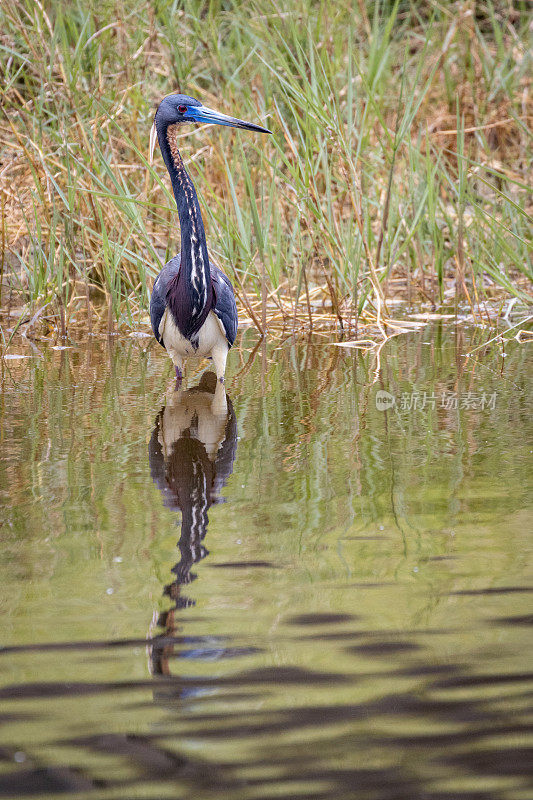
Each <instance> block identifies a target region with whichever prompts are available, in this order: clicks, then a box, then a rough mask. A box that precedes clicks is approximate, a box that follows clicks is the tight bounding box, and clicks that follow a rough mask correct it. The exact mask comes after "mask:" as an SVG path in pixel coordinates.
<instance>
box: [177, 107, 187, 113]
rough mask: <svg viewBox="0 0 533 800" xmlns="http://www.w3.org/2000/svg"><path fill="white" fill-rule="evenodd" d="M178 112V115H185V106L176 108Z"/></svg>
mask: <svg viewBox="0 0 533 800" xmlns="http://www.w3.org/2000/svg"><path fill="white" fill-rule="evenodd" d="M178 111H179V112H180V114H185V112H186V111H187V106H178Z"/></svg>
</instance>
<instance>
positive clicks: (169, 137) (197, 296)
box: [157, 125, 212, 332]
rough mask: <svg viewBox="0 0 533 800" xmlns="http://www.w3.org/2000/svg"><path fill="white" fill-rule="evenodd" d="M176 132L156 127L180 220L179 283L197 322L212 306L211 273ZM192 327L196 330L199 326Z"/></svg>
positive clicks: (201, 228)
mask: <svg viewBox="0 0 533 800" xmlns="http://www.w3.org/2000/svg"><path fill="white" fill-rule="evenodd" d="M176 131H177V125H158V126H157V137H158V140H159V146H160V148H161V152H162V154H163V158H164V161H165V164H166V167H167V169H168V172H169V175H170V180H171V182H172V189H173V191H174V197H175V198H176V205H177V207H178V216H179V220H180V229H181V269H180V279H181V280H182V281H184V283H185V288H186V294H187V297H186V298H185V299H186V300H188V301H189V303H190V309H189V312H188V313H189V314H190V315H191V318H192V320H193V321H195V320H198V319H200V318H201V317H202V316H203V317H204V319H205V315H204V314H203V312H204V310H205V309H206V307H208V306H209V305H210V300H211V296H212V295H211V271H210V268H209V257H208V254H207V243H206V240H205V230H204V223H203V221H202V214H201V212H200V206H199V204H198V197H197V196H196V190H195V188H194V184H193V182H192V180H191V178H190V176H189V173H188V172H187V170H186V169H185V167H184V165H183V161H182V159H181V156H180V153H179V150H178V147H177V144H176ZM208 310H209V308H208ZM202 323H203V320H202ZM193 327H195V328H196V327H197V325H196V324H195V325H194V326H193ZM182 332H183V331H182Z"/></svg>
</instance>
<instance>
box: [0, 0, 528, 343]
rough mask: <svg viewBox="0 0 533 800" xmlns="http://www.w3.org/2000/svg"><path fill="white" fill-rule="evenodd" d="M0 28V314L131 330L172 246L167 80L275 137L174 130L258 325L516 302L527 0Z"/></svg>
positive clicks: (121, 5)
mask: <svg viewBox="0 0 533 800" xmlns="http://www.w3.org/2000/svg"><path fill="white" fill-rule="evenodd" d="M0 31H1V33H0V52H1V59H0V65H1V70H2V75H1V85H2V88H1V90H0V91H1V116H0V158H1V166H0V175H1V187H0V189H1V193H2V198H1V208H2V214H3V219H2V242H3V255H2V271H3V272H2V281H3V286H2V304H3V305H4V306H5V304H6V303H10V304H12V303H14V302H15V301H16V300H19V301H23V302H25V303H27V304H28V308H30V307H31V310H32V311H33V313H35V311H36V310H37V309H40V308H42V307H43V306H45V305H46V306H47V307H48V308H49V311H50V314H54V315H56V316H57V319H58V320H60V326H61V330H62V331H63V332H65V331H66V329H67V328H68V326H69V325H70V324H71V323H72V321H73V320H74V319H78V320H79V319H83V320H86V324H87V327H88V329H90V330H92V328H93V326H98V325H99V324H100V325H104V327H107V328H108V329H112V328H113V327H114V326H115V324H118V325H137V324H138V323H139V322H142V321H144V320H145V316H146V309H147V303H148V297H149V290H150V287H151V283H152V281H153V278H154V275H155V274H157V271H158V270H159V269H160V266H161V264H162V263H164V261H165V260H166V259H168V258H169V257H170V256H171V255H173V254H174V253H175V252H177V251H178V249H179V227H178V220H177V214H176V212H175V209H174V204H173V198H172V195H171V194H170V192H169V187H168V182H167V180H166V175H165V170H164V166H163V164H162V161H161V160H160V159H156V162H155V164H154V165H153V166H150V165H149V164H148V163H147V160H146V154H147V150H148V137H149V131H150V126H151V122H152V117H153V114H154V111H155V108H156V106H157V103H158V101H159V100H160V99H161V97H162V96H164V95H165V94H168V93H171V92H174V91H178V90H179V91H183V92H186V93H187V94H192V95H193V96H194V95H197V96H199V97H200V98H201V99H202V100H203V102H205V104H206V105H210V106H212V107H215V108H219V109H220V110H222V111H226V112H229V113H234V114H236V115H237V116H240V117H243V118H247V119H250V120H262V121H263V122H264V123H266V124H268V126H269V127H270V128H271V129H272V130H273V131H274V136H272V137H269V139H268V140H267V139H265V138H261V139H256V138H254V137H245V136H242V135H241V134H239V133H238V132H229V131H228V130H223V129H222V130H221V129H216V128H208V127H205V128H199V129H197V130H193V129H190V128H185V127H184V129H183V133H182V134H181V139H180V142H181V147H182V152H183V155H184V158H185V160H186V161H187V162H188V168H189V170H190V172H191V174H192V177H193V180H194V182H195V184H196V186H197V188H198V193H199V196H200V199H201V202H202V207H203V213H204V221H205V224H206V227H207V235H208V244H209V247H210V251H211V255H212V257H213V258H214V259H215V260H216V261H218V263H219V264H220V266H221V267H222V268H224V269H225V270H226V271H227V272H228V274H229V275H230V277H231V278H232V280H233V283H234V285H235V287H236V290H237V293H238V295H239V299H240V303H241V306H242V307H243V310H244V316H246V317H249V318H250V319H251V320H252V321H253V322H254V323H255V324H256V325H257V327H258V328H261V329H263V328H264V327H265V326H266V325H267V324H270V325H274V324H281V323H282V324H291V325H292V326H293V327H296V326H301V325H306V326H308V327H313V326H318V325H320V324H321V322H322V321H326V322H328V321H336V322H337V323H338V324H339V325H341V326H344V327H346V326H352V325H357V324H358V322H359V321H361V322H374V323H377V324H378V326H379V327H381V328H382V329H383V328H384V326H386V325H387V320H388V319H390V318H391V317H392V316H394V312H393V309H394V307H395V306H396V304H397V303H398V301H399V300H402V301H405V302H407V303H408V305H409V306H410V307H413V306H414V305H421V304H422V305H424V306H425V307H431V308H433V309H435V308H437V307H440V306H442V305H443V304H445V305H450V306H455V308H456V309H457V310H459V309H460V308H463V307H464V304H466V305H467V306H468V307H469V308H470V309H472V311H473V313H474V315H476V314H479V315H480V317H482V316H483V314H485V316H486V315H487V314H488V310H487V309H489V308H490V309H492V313H493V312H494V310H495V309H496V311H497V310H498V309H501V308H503V307H504V302H505V300H506V299H507V298H515V299H516V300H515V303H516V307H519V306H520V305H521V304H522V303H525V302H528V301H529V298H530V294H529V292H530V286H531V284H530V282H531V277H532V267H531V200H530V194H528V192H529V179H530V169H531V152H530V145H531V130H530V123H531V119H532V109H531V99H530V96H531V86H530V78H529V76H530V74H531V47H530V41H529V40H528V37H529V36H530V31H531V16H530V13H529V11H528V3H527V2H514V3H509V2H507V0H499V1H494V0H493V1H492V2H491V0H486V1H483V0H479V1H478V2H475V0H470V1H469V2H468V0H467V1H466V2H451V3H436V2H433V1H432V0H426V2H414V1H413V2H409V1H408V0H403V1H400V0H396V2H392V0H391V1H387V0H382V1H381V2H379V1H378V0H375V1H374V2H370V0H368V1H367V2H365V0H359V2H358V3H357V4H353V3H348V2H345V3H339V2H333V0H323V2H315V1H314V0H313V1H312V0H287V2H286V3H284V4H283V7H281V6H279V5H278V4H276V3H275V2H274V1H273V0H250V2H248V3H246V4H242V3H240V2H237V0H225V1H224V2H222V1H221V0H211V1H209V0H206V1H205V2H200V1H199V0H196V1H195V2H193V0H183V2H180V3H176V2H173V1H171V0H157V2H156V3H153V4H151V3H147V2H141V0H121V2H118V3H115V2H114V3H110V2H106V1H105V0H104V2H101V1H100V2H98V3H96V2H94V0H85V1H84V2H81V0H75V2H72V3H69V4H68V7H67V6H66V5H65V3H62V2H59V0H49V2H42V1H41V0H4V2H3V3H2V7H1V9H0Z"/></svg>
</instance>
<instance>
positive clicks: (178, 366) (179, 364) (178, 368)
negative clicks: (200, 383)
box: [169, 351, 183, 391]
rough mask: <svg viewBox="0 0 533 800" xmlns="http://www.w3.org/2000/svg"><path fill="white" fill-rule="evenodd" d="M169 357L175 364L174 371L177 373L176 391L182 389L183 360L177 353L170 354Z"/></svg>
mask: <svg viewBox="0 0 533 800" xmlns="http://www.w3.org/2000/svg"><path fill="white" fill-rule="evenodd" d="M169 356H170V358H171V359H172V363H173V364H174V370H175V372H176V391H177V390H178V389H181V382H182V379H183V359H182V358H180V357H179V356H178V354H177V353H176V352H175V351H172V352H169Z"/></svg>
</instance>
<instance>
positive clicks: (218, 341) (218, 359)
mask: <svg viewBox="0 0 533 800" xmlns="http://www.w3.org/2000/svg"><path fill="white" fill-rule="evenodd" d="M186 122H209V123H211V124H215V125H227V126H229V127H231V128H244V130H248V131H259V132H260V133H270V131H269V130H267V129H266V128H262V127H261V126H260V125H254V124H253V123H251V122H243V121H242V120H240V119H234V118H233V117H227V116H226V115H225V114H219V113H218V112H217V111H212V110H211V109H210V108H206V107H205V106H203V105H202V104H201V103H200V102H199V101H198V100H195V99H194V98H192V97H188V96H187V95H185V94H171V95H169V96H168V97H165V99H164V100H162V102H161V103H160V105H159V108H158V109H157V112H156V115H155V120H154V124H153V127H152V132H151V134H150V157H151V156H152V154H153V150H154V147H155V137H156V134H157V138H158V140H159V147H160V148H161V153H162V154H163V159H164V161H165V165H166V168H167V170H168V173H169V175H170V180H171V183H172V190H173V192H174V197H175V198H176V205H177V207H178V216H179V221H180V230H181V253H180V254H179V255H176V256H174V258H172V259H171V260H170V261H169V262H168V264H166V265H165V266H164V267H163V269H162V270H161V272H160V273H159V275H158V277H157V279H156V281H155V283H154V288H153V291H152V297H151V299H150V319H151V322H152V329H153V332H154V336H155V338H156V339H157V341H158V342H159V344H161V345H163V347H165V348H166V351H167V353H168V354H169V356H170V358H171V359H172V362H173V363H174V366H175V368H176V380H177V384H178V385H179V384H180V382H181V378H182V371H183V361H184V359H185V358H187V357H188V356H199V357H208V358H211V359H212V360H213V365H214V367H215V371H216V375H217V378H218V380H219V381H220V382H221V383H223V382H224V373H225V371H226V359H227V356H228V351H229V349H230V347H231V346H232V344H233V342H234V341H235V336H236V335H237V306H236V305H235V296H234V293H233V287H232V285H231V283H230V281H229V279H228V278H227V277H226V275H224V273H223V272H222V271H221V270H220V269H219V268H218V267H216V266H215V265H214V264H213V263H211V262H210V261H209V256H208V254H207V244H206V241H205V230H204V224H203V222H202V215H201V213H200V206H199V204H198V198H197V196H196V191H195V189H194V184H193V182H192V180H191V178H190V175H189V174H188V172H187V170H186V169H185V167H184V165H183V161H182V159H181V156H180V153H179V150H178V147H177V143H176V134H177V131H178V128H179V126H180V125H182V124H183V123H186Z"/></svg>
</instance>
